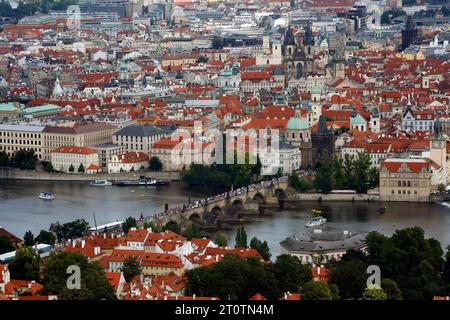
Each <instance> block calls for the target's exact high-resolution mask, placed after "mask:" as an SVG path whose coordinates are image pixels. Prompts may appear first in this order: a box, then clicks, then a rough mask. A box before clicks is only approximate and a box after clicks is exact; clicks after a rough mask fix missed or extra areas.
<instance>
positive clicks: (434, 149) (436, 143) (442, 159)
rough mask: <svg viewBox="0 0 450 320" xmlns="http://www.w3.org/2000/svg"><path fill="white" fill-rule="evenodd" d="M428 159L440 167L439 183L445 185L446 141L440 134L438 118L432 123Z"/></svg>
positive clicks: (446, 181)
mask: <svg viewBox="0 0 450 320" xmlns="http://www.w3.org/2000/svg"><path fill="white" fill-rule="evenodd" d="M430 159H431V161H433V162H435V163H436V164H437V165H438V166H440V167H441V170H440V176H439V183H442V184H445V185H447V183H448V166H447V141H446V140H445V138H444V137H442V135H441V129H440V123H439V119H437V120H436V122H435V124H434V137H433V139H431V141H430Z"/></svg>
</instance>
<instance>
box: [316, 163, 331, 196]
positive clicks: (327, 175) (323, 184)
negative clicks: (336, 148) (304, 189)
mask: <svg viewBox="0 0 450 320" xmlns="http://www.w3.org/2000/svg"><path fill="white" fill-rule="evenodd" d="M332 176H333V166H332V163H331V162H326V163H324V164H323V165H322V166H321V167H320V168H319V169H318V170H317V174H316V178H315V179H314V186H315V188H316V189H317V190H319V191H321V192H323V193H330V191H331V190H333V180H332Z"/></svg>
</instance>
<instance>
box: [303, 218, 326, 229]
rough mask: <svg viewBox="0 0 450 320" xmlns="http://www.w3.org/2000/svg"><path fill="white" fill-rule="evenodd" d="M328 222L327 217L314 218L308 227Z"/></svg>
mask: <svg viewBox="0 0 450 320" xmlns="http://www.w3.org/2000/svg"><path fill="white" fill-rule="evenodd" d="M326 222H327V219H326V218H324V217H321V216H318V217H314V218H312V219H311V220H310V221H309V222H308V223H307V224H306V226H307V227H316V226H320V225H322V224H325V223H326Z"/></svg>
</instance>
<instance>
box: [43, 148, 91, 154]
mask: <svg viewBox="0 0 450 320" xmlns="http://www.w3.org/2000/svg"><path fill="white" fill-rule="evenodd" d="M52 152H53V153H70V154H84V155H88V154H94V153H97V150H95V149H92V148H88V147H77V146H62V147H59V148H56V149H54V150H53V151H52Z"/></svg>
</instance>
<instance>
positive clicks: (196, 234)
mask: <svg viewBox="0 0 450 320" xmlns="http://www.w3.org/2000/svg"><path fill="white" fill-rule="evenodd" d="M184 236H185V237H186V238H187V239H188V240H192V238H201V236H202V235H201V233H200V228H199V227H198V225H196V224H195V223H190V224H189V225H188V226H187V227H186V231H185V232H184Z"/></svg>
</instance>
